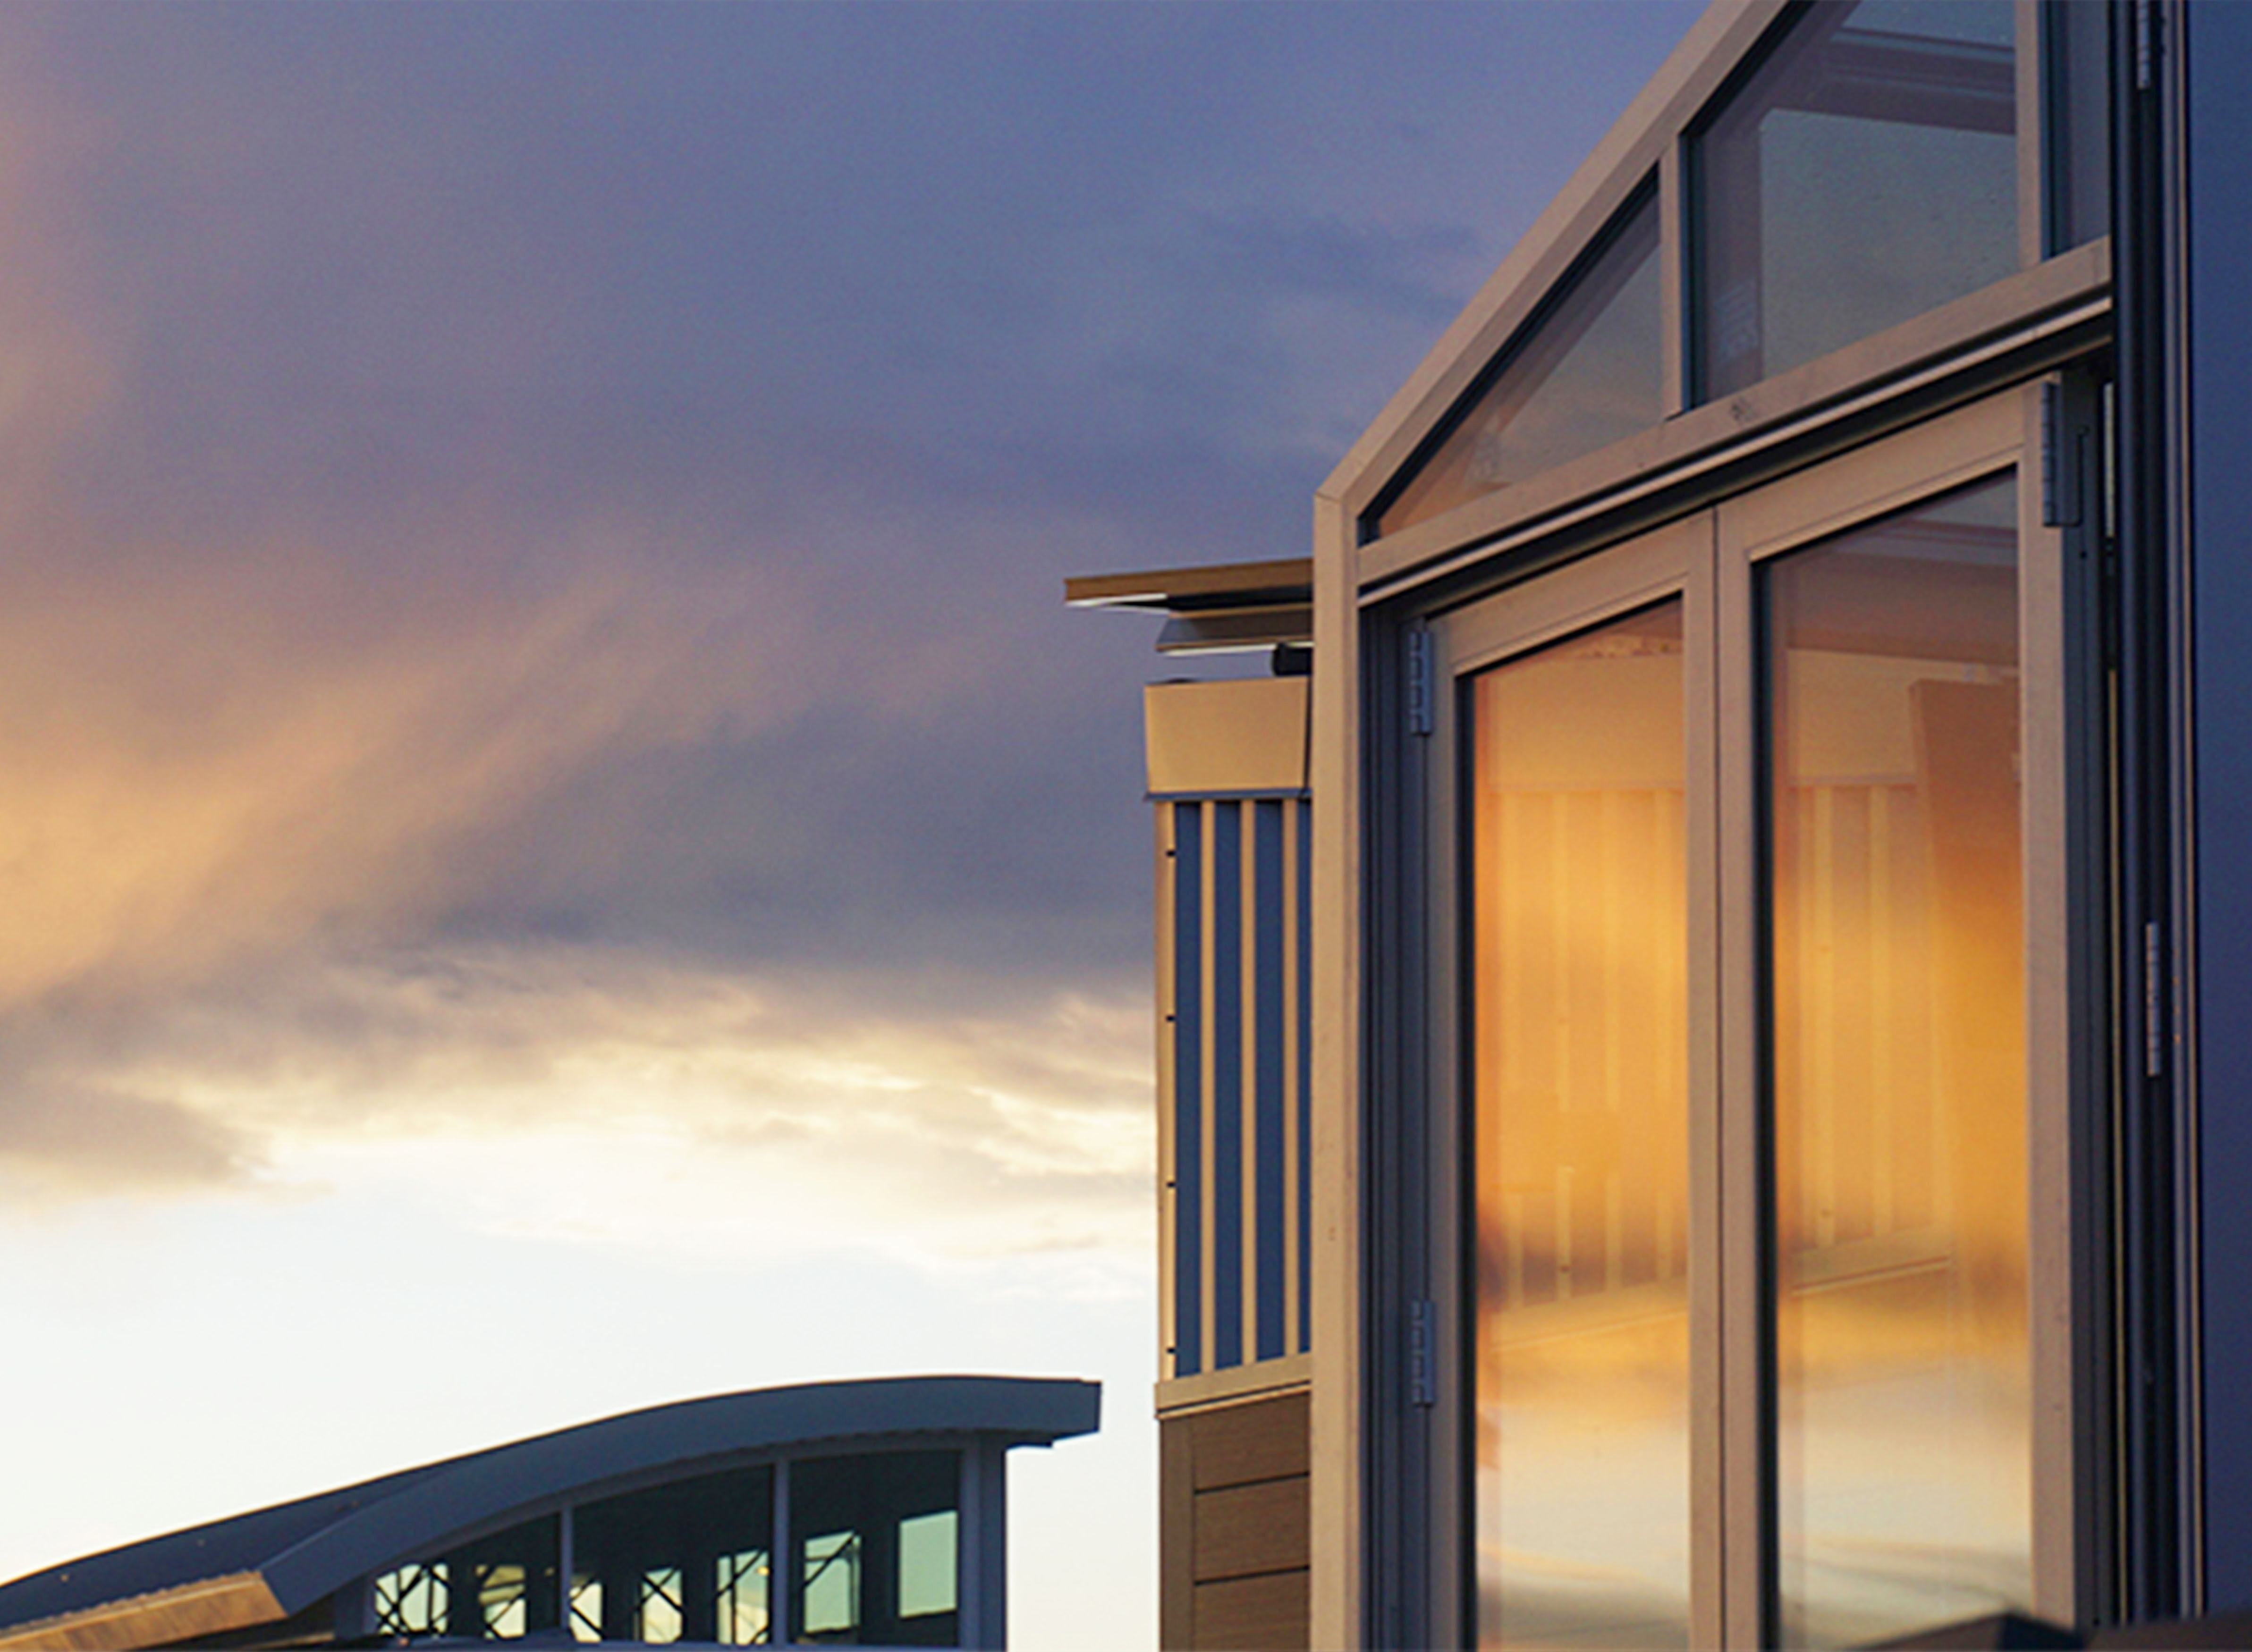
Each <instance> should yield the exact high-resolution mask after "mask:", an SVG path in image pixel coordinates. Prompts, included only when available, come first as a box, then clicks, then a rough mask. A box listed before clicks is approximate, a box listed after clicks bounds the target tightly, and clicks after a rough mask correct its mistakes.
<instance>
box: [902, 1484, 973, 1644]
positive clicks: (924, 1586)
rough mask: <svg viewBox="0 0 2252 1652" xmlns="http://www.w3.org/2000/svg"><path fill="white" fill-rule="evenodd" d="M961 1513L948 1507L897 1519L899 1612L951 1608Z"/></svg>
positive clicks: (920, 1614)
mask: <svg viewBox="0 0 2252 1652" xmlns="http://www.w3.org/2000/svg"><path fill="white" fill-rule="evenodd" d="M961 1526H962V1522H961V1517H959V1516H958V1515H956V1513H955V1511H954V1510H951V1509H942V1510H939V1511H938V1512H937V1513H936V1514H927V1515H916V1516H915V1517H913V1518H912V1519H908V1520H902V1521H900V1616H901V1617H903V1618H927V1617H929V1616H931V1615H932V1614H934V1613H940V1612H952V1611H954V1610H956V1607H958V1605H959V1604H960V1603H959V1602H958V1601H957V1600H956V1580H957V1579H958V1577H959V1575H960V1565H961V1562H960V1557H959V1555H958V1554H957V1552H956V1550H957V1548H958V1546H959V1540H960V1537H961Z"/></svg>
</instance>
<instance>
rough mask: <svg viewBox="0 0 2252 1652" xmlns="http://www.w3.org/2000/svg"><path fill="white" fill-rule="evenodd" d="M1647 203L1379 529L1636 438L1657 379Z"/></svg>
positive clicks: (1650, 419) (1519, 350) (1495, 379)
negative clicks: (1618, 442)
mask: <svg viewBox="0 0 2252 1652" xmlns="http://www.w3.org/2000/svg"><path fill="white" fill-rule="evenodd" d="M1659 357H1660V351H1659V348H1658V204H1657V201H1656V199H1655V198H1654V197H1653V196H1651V195H1645V196H1644V198H1642V199H1641V200H1640V201H1639V202H1638V203H1637V204H1636V205H1633V206H1630V207H1629V208H1628V209H1627V211H1626V212H1625V213H1624V214H1623V216H1622V218H1621V219H1620V221H1619V223H1618V225H1617V226H1616V228H1615V230H1614V231H1613V232H1612V233H1611V235H1610V237H1609V239H1608V240H1607V241H1606V242H1604V243H1603V244H1602V246H1601V247H1600V249H1599V250H1598V251H1597V252H1596V253H1595V257H1594V259H1593V261H1592V262H1590V263H1589V264H1588V267H1586V268H1585V270H1583V271H1582V272H1581V273H1580V274H1577V275H1575V276H1574V277H1572V278H1571V279H1570V280H1569V281H1568V282H1567V286H1566V289H1565V295H1564V298H1563V301H1562V302H1560V303H1559V304H1557V305H1555V306H1554V307H1553V308H1552V309H1549V310H1548V311H1547V313H1545V314H1543V315H1542V316H1539V317H1538V318H1536V319H1535V321H1534V322H1533V326H1532V330H1531V332H1530V334H1529V336H1528V337H1526V338H1524V339H1523V341H1522V342H1520V343H1518V344H1513V345H1512V347H1511V349H1510V350H1509V351H1508V352H1507V353H1505V355H1504V356H1503V357H1502V360H1501V364H1500V367H1499V370H1498V371H1497V372H1495V373H1494V374H1493V375H1492V377H1491V380H1490V381H1489V382H1488V383H1487V384H1486V385H1484V387H1483V388H1482V389H1479V390H1477V391H1474V392H1471V398H1472V399H1471V401H1470V407H1469V409H1468V411H1467V412H1466V413H1464V414H1463V418H1462V420H1460V422H1459V423H1457V424H1456V427H1455V428H1454V430H1453V431H1452V432H1451V433H1450V434H1449V435H1448V436H1447V437H1446V438H1445V439H1444V440H1443V441H1441V443H1440V444H1439V446H1438V447H1437V448H1436V449H1435V450H1434V451H1433V452H1432V453H1431V454H1430V455H1429V456H1428V458H1426V459H1424V460H1423V461H1422V462H1421V465H1420V467H1419V468H1418V469H1416V470H1415V472H1414V479H1413V480H1411V481H1410V482H1408V484H1407V486H1406V487H1404V488H1403V489H1401V491H1400V493H1399V495H1398V496H1397V497H1395V498H1394V500H1393V502H1392V503H1390V504H1388V505H1387V506H1386V507H1385V509H1384V512H1383V515H1382V517H1381V519H1380V525H1379V531H1380V532H1384V533H1391V532H1394V531H1397V530H1398V529H1401V528H1404V527H1407V526H1408V524H1411V523H1416V522H1421V521H1423V520H1425V519H1426V518H1428V517H1435V516H1437V515H1438V514H1439V513H1440V512H1441V511H1442V510H1452V509H1453V508H1454V507H1455V506H1456V505H1458V504H1461V503H1463V501H1464V500H1467V499H1475V498H1477V497H1478V496H1480V495H1481V494H1487V493H1491V492H1493V491H1495V490H1496V489H1500V488H1508V487H1514V486H1515V485H1516V484H1518V483H1519V482H1523V481H1525V480H1526V478H1528V477H1530V476H1535V475H1539V474H1540V472H1542V471H1543V470H1546V469H1548V468H1549V467H1550V466H1552V465H1560V464H1562V463H1563V462H1565V461H1567V460H1569V459H1577V458H1578V457H1580V456H1581V455H1582V454H1590V453H1593V452H1595V450H1596V449H1597V448H1607V447H1609V445H1610V444H1611V443H1612V442H1615V441H1621V440H1623V439H1624V438H1625V437H1628V436H1631V435H1633V434H1635V433H1636V432H1637V431H1638V430H1646V429H1648V428H1649V427H1651V426H1652V425H1654V424H1656V423H1658V420H1660V419H1661V418H1662V417H1664V415H1665V406H1664V404H1663V401H1662V399H1661V395H1662V392H1661V390H1660V383H1659V371H1660V365H1659Z"/></svg>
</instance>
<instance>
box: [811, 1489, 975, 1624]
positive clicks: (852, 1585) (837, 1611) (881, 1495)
mask: <svg viewBox="0 0 2252 1652" xmlns="http://www.w3.org/2000/svg"><path fill="white" fill-rule="evenodd" d="M961 1496H962V1454H961V1453H959V1452H955V1451H912V1452H908V1451H897V1452H884V1453H880V1454H871V1455H867V1456H859V1457H821V1458H815V1459H813V1460H811V1461H805V1462H799V1463H794V1464H792V1465H791V1468H790V1478H789V1506H790V1527H791V1531H792V1532H793V1533H794V1534H795V1536H794V1538H793V1546H794V1547H795V1548H796V1561H795V1563H794V1564H793V1565H792V1566H791V1568H790V1570H791V1573H792V1575H793V1576H794V1577H795V1578H796V1579H797V1591H798V1594H797V1599H798V1608H797V1624H798V1633H799V1635H801V1637H802V1638H803V1639H805V1640H808V1641H816V1642H831V1643H836V1644H843V1645H856V1646H956V1645H958V1644H959V1643H960V1642H959V1625H960V1615H959V1609H958V1601H959V1587H960V1586H959V1582H958V1574H959V1566H960V1560H959V1557H958V1555H957V1553H956V1546H957V1545H956V1537H957V1533H958V1524H957V1522H958V1519H959V1515H958V1510H959V1509H960V1506H961Z"/></svg>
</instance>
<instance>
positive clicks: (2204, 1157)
mask: <svg viewBox="0 0 2252 1652" xmlns="http://www.w3.org/2000/svg"><path fill="white" fill-rule="evenodd" d="M2144 10H2156V9H2155V8H2146V9H2144ZM2185 10H2186V18H2185V17H2184V12H2185ZM2178 18H2179V19H2184V20H2185V21H2186V39H2185V41H2184V42H2183V45H2184V46H2185V48H2186V50H2185V54H2184V62H2185V66H2186V72H2187V86H2186V93H2187V98H2186V101H2187V121H2188V124H2187V140H2188V145H2187V147H2188V154H2187V167H2186V171H2187V180H2186V184H2187V205H2186V212H2185V213H2184V218H2183V223H2184V236H2185V241H2186V263H2187V269H2186V275H2187V287H2188V349H2189V372H2188V378H2189V381H2190V382H2189V387H2188V388H2189V395H2188V409H2187V411H2188V421H2189V427H2188V447H2189V453H2188V459H2189V467H2190V500H2189V525H2190V549H2191V558H2192V562H2191V566H2192V573H2191V579H2192V597H2191V601H2192V615H2193V619H2192V626H2193V637H2192V648H2193V661H2194V668H2193V689H2192V691H2193V697H2194V698H2193V704H2194V716H2195V733H2194V746H2193V751H2194V758H2195V763H2196V775H2197V781H2196V802H2195V816H2194V822H2195V832H2196V839H2195V843H2196V869H2195V885H2194V889H2195V894H2194V906H2193V910H2194V917H2195V922H2196V936H2197V964H2196V969H2197V974H2196V1000H2195V1003H2196V1011H2197V1040H2198V1043H2197V1063H2198V1078H2197V1085H2198V1096H2199V1106H2200V1118H2199V1137H2200V1140H2199V1147H2200V1153H2201V1163H2200V1170H2199V1174H2200V1180H2201V1183H2202V1198H2201V1200H2200V1206H2201V1217H2202V1232H2201V1234H2200V1239H2201V1241H2202V1243H2201V1252H2202V1254H2201V1259H2200V1260H2201V1263H2202V1268H2203V1280H2202V1290H2201V1293H2200V1295H2201V1298H2202V1301H2201V1308H2202V1319H2203V1332H2204V1392H2205V1393H2206V1395H2207V1405H2206V1406H2205V1408H2204V1417H2203V1422H2204V1469H2205V1509H2204V1521H2203V1525H2204V1535H2205V1556H2204V1559H2205V1567H2204V1570H2205V1577H2206V1579H2207V1598H2206V1600H2205V1602H2204V1604H2205V1606H2206V1607H2207V1610H2213V1611H2220V1610H2227V1609H2231V1608H2236V1607H2245V1606H2248V1605H2252V1407H2248V1406H2246V1405H2244V1403H2243V1400H2242V1396H2243V1395H2244V1393H2245V1392H2247V1390H2248V1388H2252V1198H2248V1197H2246V1190H2247V1188H2248V1187H2252V310H2248V305H2247V298H2246V293H2247V286H2246V283H2247V274H2248V272H2252V99H2248V97H2247V95H2246V90H2245V89H2246V87H2247V86H2248V85H2252V7H2248V6H2239V5H2204V6H2195V7H2189V8H2186V9H2182V10H2177V9H2175V8H2167V9H2165V12H2164V14H2163V20H2164V21H2166V22H2172V21H2174V20H2176V19H2178ZM2165 44H2166V43H2165V41H2164V40H2163V39H2161V40H2160V41H2159V42H2158V45H2159V47H2160V49H2163V47H2164V46H2165ZM2144 50H2145V55H2146V56H2147V53H2148V48H2147V47H2145V49H2144Z"/></svg>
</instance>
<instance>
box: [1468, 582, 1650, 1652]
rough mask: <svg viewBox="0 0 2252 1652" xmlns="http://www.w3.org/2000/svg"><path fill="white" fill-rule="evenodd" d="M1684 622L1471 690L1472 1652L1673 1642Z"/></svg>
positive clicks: (1640, 630)
mask: <svg viewBox="0 0 2252 1652" xmlns="http://www.w3.org/2000/svg"><path fill="white" fill-rule="evenodd" d="M1681 616H1682V609H1681V604H1680V603H1679V600H1674V601H1669V602H1665V603H1663V604H1660V605H1658V606H1657V607H1651V608H1649V609H1646V610H1644V611H1642V612H1640V613H1637V614H1633V615H1631V616H1630V617H1628V618H1625V619H1622V620H1620V621H1616V622H1614V623H1612V624H1609V625H1606V626H1604V627H1602V628H1600V629H1597V630H1592V631H1589V632H1587V633H1585V634H1583V635H1579V636H1576V637H1574V638H1572V639H1570V640H1569V641H1567V642H1560V643H1558V644H1555V645H1554V646H1552V647H1549V648H1545V649H1540V651H1538V652H1536V653H1533V654H1529V655H1526V656H1523V657H1521V658H1519V659H1515V660H1512V661H1510V662H1508V663H1505V664H1502V665H1499V666H1497V667H1495V668H1494V669H1492V670H1488V671H1484V672H1483V673H1481V674H1480V675H1478V676H1477V677H1475V678H1474V679H1473V680H1472V686H1471V690H1470V732H1469V739H1470V760H1469V768H1470V784H1471V801H1470V831H1471V834H1472V844H1471V850H1470V884H1471V888H1470V904H1471V913H1472V916H1471V929H1472V960H1471V975H1472V984H1471V991H1470V996H1471V1016H1472V1037H1471V1042H1472V1046H1473V1047H1472V1063H1473V1079H1472V1085H1473V1094H1474V1107H1475V1118H1476V1126H1475V1132H1476V1146H1475V1157H1476V1178H1477V1180H1476V1188H1477V1192H1476V1202H1477V1237H1476V1245H1477V1255H1476V1280H1477V1328H1476V1335H1477V1491H1476V1496H1477V1593H1478V1605H1477V1615H1478V1635H1479V1641H1480V1643H1481V1644H1482V1645H1484V1646H1510V1647H1520V1646H1601V1647H1659V1646H1672V1647H1679V1646H1686V1645H1687V1644H1688V1643H1689V1430H1688V1423H1689V1324H1688V1290H1687V1280H1688V1205H1689V1187H1688V1168H1687V1151H1688V1111H1687V1109H1688V1047H1689V1046H1688V1030H1687V1017H1688V929H1687V917H1686V880H1687V863H1686V840H1685V836H1684V806H1685V805H1684V785H1683V781H1684V773H1685V767H1686V760H1685V729H1684V724H1683V706H1682V695H1683V676H1682V617H1681Z"/></svg>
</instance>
